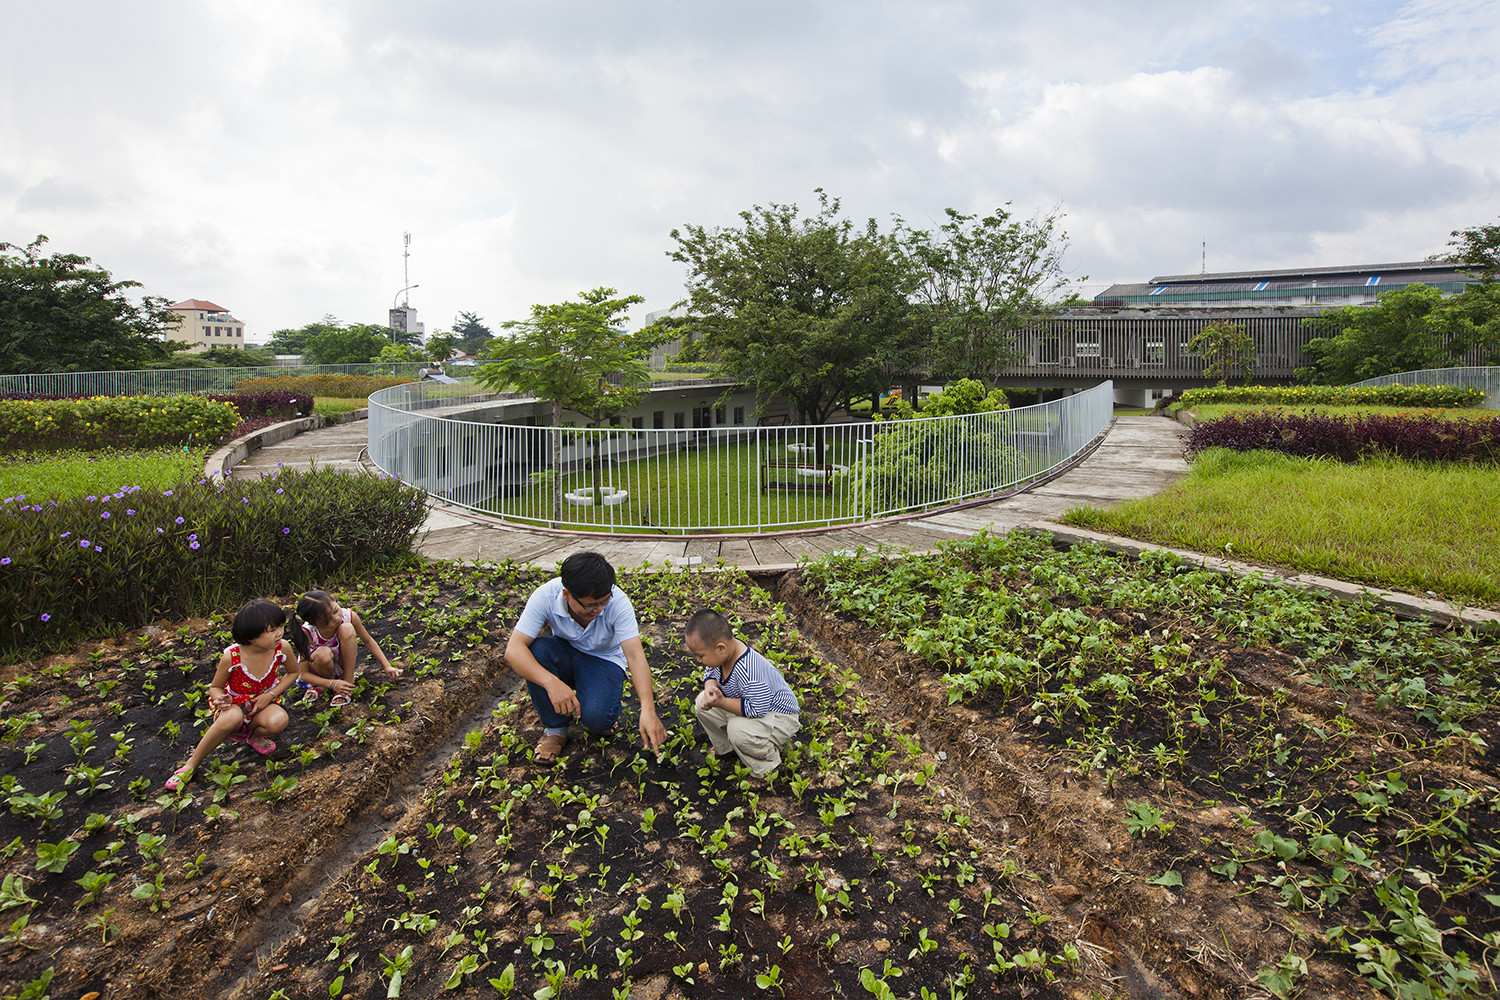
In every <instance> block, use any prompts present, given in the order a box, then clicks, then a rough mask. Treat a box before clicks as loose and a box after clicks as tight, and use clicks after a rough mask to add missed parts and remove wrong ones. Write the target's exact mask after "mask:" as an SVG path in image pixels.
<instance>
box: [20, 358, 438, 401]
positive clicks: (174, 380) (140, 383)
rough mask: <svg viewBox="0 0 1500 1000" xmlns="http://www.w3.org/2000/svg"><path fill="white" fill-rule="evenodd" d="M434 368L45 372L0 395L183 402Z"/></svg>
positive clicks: (368, 366)
mask: <svg viewBox="0 0 1500 1000" xmlns="http://www.w3.org/2000/svg"><path fill="white" fill-rule="evenodd" d="M430 366H431V362H425V363H423V362H412V363H408V362H402V363H400V364H383V365H382V364H374V363H371V364H364V365H260V366H253V367H252V366H246V367H242V368H144V369H134V370H131V371H115V372H43V373H38V374H33V375H0V393H5V392H35V393H42V394H45V395H50V396H180V395H183V394H185V393H189V392H214V391H228V390H230V389H233V388H234V387H235V385H237V384H238V383H240V382H243V381H244V380H245V379H249V378H277V377H280V376H288V375H290V376H301V375H384V376H390V375H405V376H410V377H412V378H415V377H416V376H417V371H418V370H419V369H421V368H426V367H430Z"/></svg>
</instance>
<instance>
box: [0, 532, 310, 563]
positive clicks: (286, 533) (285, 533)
mask: <svg viewBox="0 0 1500 1000" xmlns="http://www.w3.org/2000/svg"><path fill="white" fill-rule="evenodd" d="M281 533H282V534H283V535H290V534H291V533H292V529H291V528H282V529H281ZM5 561H6V562H10V560H9V559H7V560H5Z"/></svg>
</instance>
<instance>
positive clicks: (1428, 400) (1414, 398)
mask: <svg viewBox="0 0 1500 1000" xmlns="http://www.w3.org/2000/svg"><path fill="white" fill-rule="evenodd" d="M1174 402H1176V403H1179V404H1180V405H1182V406H1184V407H1193V406H1206V405H1209V404H1211V403H1244V404H1246V405H1249V406H1438V407H1453V406H1478V405H1479V404H1481V403H1482V402H1484V393H1482V392H1480V391H1479V390H1478V389H1463V388H1460V387H1458V386H1452V385H1362V386H1348V385H1290V386H1268V385H1241V386H1213V387H1211V388H1207V389H1189V390H1188V391H1187V392H1184V393H1183V394H1182V396H1181V397H1180V398H1179V399H1177V400H1175V401H1174Z"/></svg>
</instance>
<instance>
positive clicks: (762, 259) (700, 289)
mask: <svg viewBox="0 0 1500 1000" xmlns="http://www.w3.org/2000/svg"><path fill="white" fill-rule="evenodd" d="M817 193H818V206H819V207H818V211H817V212H816V213H815V214H813V215H811V216H808V217H803V216H801V214H800V212H799V210H798V208H797V206H796V205H778V204H775V203H772V204H771V205H770V207H769V208H762V207H761V206H759V205H756V206H754V207H753V208H751V209H750V210H748V211H744V212H741V213H740V219H741V220H742V222H743V225H742V226H741V227H737V228H728V229H711V228H708V227H705V226H692V225H689V226H684V227H683V229H682V230H677V229H674V230H672V234H671V235H672V239H673V240H674V241H676V243H677V248H676V249H675V250H672V251H671V252H670V256H671V257H672V259H673V260H676V261H678V262H680V263H683V264H686V265H687V266H688V269H689V273H688V307H689V315H688V316H687V317H685V318H682V319H678V320H673V321H672V324H673V326H674V327H675V328H677V329H680V330H683V331H685V332H687V333H689V334H691V335H694V336H701V337H702V347H703V350H704V352H705V353H706V354H708V355H709V357H710V359H711V360H717V361H718V362H719V363H720V364H721V365H723V368H724V371H725V373H726V374H728V375H729V376H730V377H733V378H736V379H739V380H740V381H742V382H743V383H744V384H745V385H746V386H748V387H750V388H752V389H754V390H755V392H756V393H757V395H759V396H760V398H762V399H770V398H771V397H774V396H785V397H787V398H788V399H790V400H791V401H792V405H793V406H794V407H795V408H796V411H797V414H798V420H799V422H801V423H810V424H820V423H823V422H824V421H826V420H827V419H828V417H829V415H830V414H831V413H833V411H834V410H835V409H837V408H838V407H839V406H841V405H842V404H843V402H844V401H845V400H848V399H854V398H859V397H864V396H870V395H873V394H874V393H876V392H879V391H880V390H881V389H884V388H885V387H886V385H888V384H889V379H890V376H889V374H888V368H889V366H890V365H893V364H901V363H903V362H905V361H909V360H911V357H912V355H913V353H914V350H915V345H914V344H913V343H912V342H911V337H910V336H909V331H910V323H909V319H910V305H909V302H908V296H909V295H910V294H911V293H912V292H913V291H914V290H915V287H916V280H917V277H916V274H915V271H914V270H913V268H912V267H911V266H910V265H909V262H908V261H907V259H906V258H905V257H904V256H903V254H902V253H901V251H900V249H899V246H898V244H897V241H896V240H895V238H893V237H891V236H889V235H884V234H881V233H880V232H879V231H878V229H877V228H876V225H875V221H874V220H873V219H872V220H870V221H869V223H868V224H867V225H866V226H865V228H864V229H863V231H856V230H855V228H854V225H853V223H852V222H851V221H850V220H848V219H844V218H842V217H841V216H840V212H839V201H838V199H837V198H829V197H828V195H826V194H825V193H824V192H823V191H822V190H821V189H819V190H818V192H817Z"/></svg>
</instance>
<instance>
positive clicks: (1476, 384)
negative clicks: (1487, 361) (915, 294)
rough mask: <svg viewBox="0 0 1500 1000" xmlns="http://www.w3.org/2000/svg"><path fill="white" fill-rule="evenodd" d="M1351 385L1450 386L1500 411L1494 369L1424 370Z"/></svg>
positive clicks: (1499, 376) (1499, 371)
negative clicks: (1481, 396) (1471, 391)
mask: <svg viewBox="0 0 1500 1000" xmlns="http://www.w3.org/2000/svg"><path fill="white" fill-rule="evenodd" d="M1352 385H1356V386H1363V385H1452V386H1458V387H1460V388H1464V389H1478V390H1479V391H1480V392H1482V393H1484V402H1483V403H1481V404H1480V405H1481V406H1483V407H1486V408H1488V409H1491V410H1500V367H1496V366H1493V365H1492V366H1489V367H1479V368H1424V369H1422V370H1420V371H1414V372H1397V373H1396V374H1394V375H1377V376H1376V377H1375V378H1367V379H1365V380H1364V381H1363V382H1354V383H1352Z"/></svg>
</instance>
